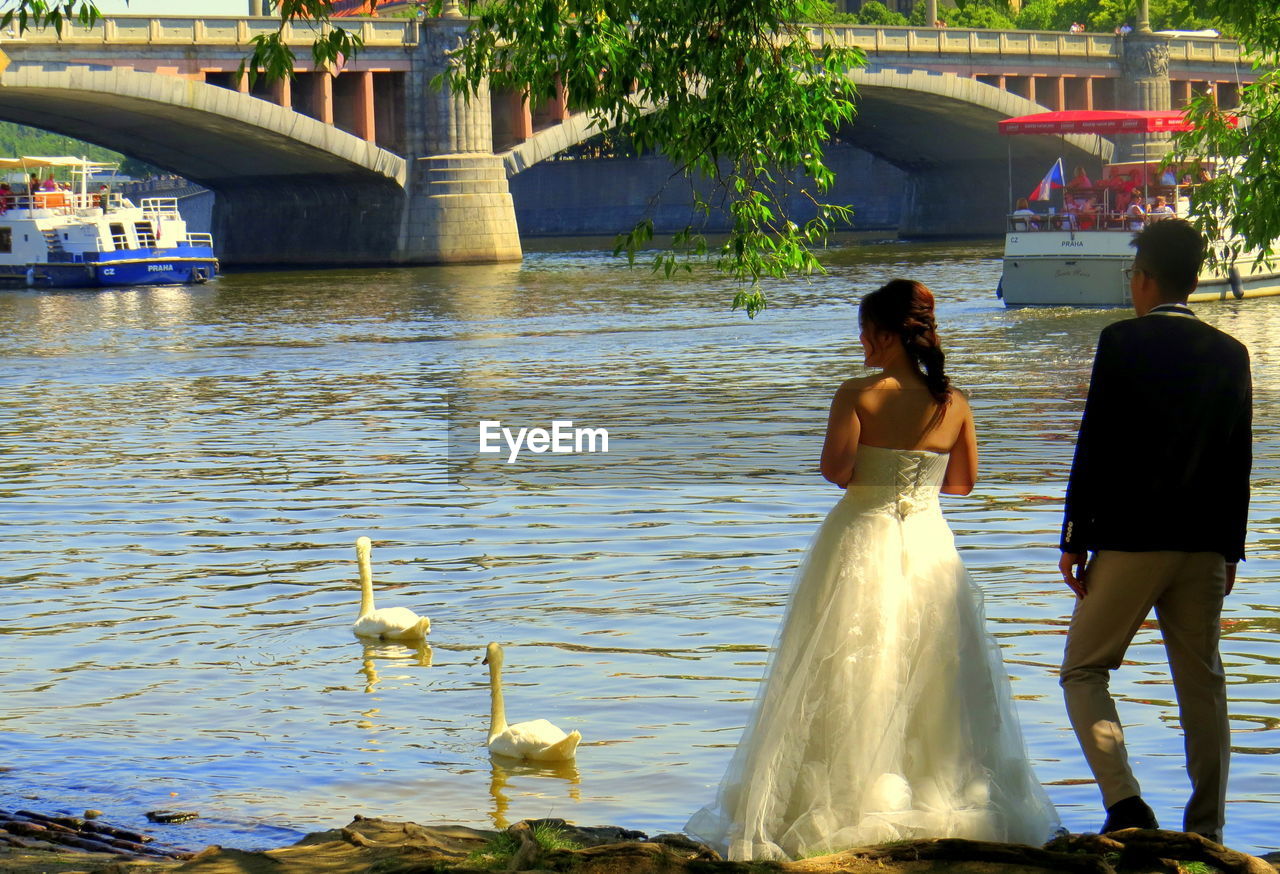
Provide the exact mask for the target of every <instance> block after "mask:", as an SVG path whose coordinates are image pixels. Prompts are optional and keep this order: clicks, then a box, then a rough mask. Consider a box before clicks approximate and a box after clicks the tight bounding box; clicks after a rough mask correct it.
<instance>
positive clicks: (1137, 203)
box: [1124, 188, 1147, 231]
mask: <svg viewBox="0 0 1280 874" xmlns="http://www.w3.org/2000/svg"><path fill="white" fill-rule="evenodd" d="M1131 196H1132V198H1133V199H1132V201H1131V202H1130V203H1129V207H1128V208H1127V209H1126V210H1125V211H1124V214H1125V218H1126V219H1127V220H1128V222H1129V230H1131V231H1140V230H1142V229H1143V228H1144V227H1145V226H1146V218H1147V211H1146V210H1145V209H1144V208H1143V206H1142V192H1141V191H1139V190H1138V189H1136V188H1135V189H1133V191H1132V192H1131Z"/></svg>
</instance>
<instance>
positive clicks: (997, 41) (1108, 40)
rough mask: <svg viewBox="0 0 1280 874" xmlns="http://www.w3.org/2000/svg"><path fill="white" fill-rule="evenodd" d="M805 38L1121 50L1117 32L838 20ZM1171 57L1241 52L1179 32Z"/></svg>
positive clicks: (1098, 54) (939, 49) (898, 46)
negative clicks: (882, 24) (890, 24)
mask: <svg viewBox="0 0 1280 874" xmlns="http://www.w3.org/2000/svg"><path fill="white" fill-rule="evenodd" d="M809 40H810V41H811V42H812V43H813V44H814V45H815V46H823V45H837V46H842V47H847V46H857V47H858V48H860V49H862V50H863V51H865V52H867V53H868V54H908V55H909V54H926V55H933V56H937V55H949V54H951V55H1004V56H1012V57H1031V56H1035V57H1055V56H1056V57H1069V58H1114V57H1117V56H1118V55H1119V54H1120V40H1121V38H1120V37H1118V36H1112V35H1110V34H1105V33H1056V32H1046V31H1035V30H967V29H963V28H948V27H944V28H939V27H876V26H869V25H856V24H854V25H851V24H839V25H828V26H826V27H822V26H818V25H813V26H811V27H810V28H809ZM1169 60H1170V61H1173V62H1179V61H1198V62H1205V61H1209V62H1214V63H1232V62H1234V61H1240V60H1243V57H1242V53H1241V50H1240V45H1239V43H1237V42H1235V41H1234V40H1229V39H1213V38H1209V37H1190V36H1177V37H1171V38H1170V39H1169Z"/></svg>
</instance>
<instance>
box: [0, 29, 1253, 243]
mask: <svg viewBox="0 0 1280 874" xmlns="http://www.w3.org/2000/svg"><path fill="white" fill-rule="evenodd" d="M344 24H346V25H347V26H358V27H359V28H361V30H362V36H363V38H364V41H365V49H364V50H363V51H362V52H361V53H360V55H359V57H358V58H355V59H353V60H352V61H350V62H349V63H347V64H345V65H343V66H342V67H341V69H337V70H318V69H316V68H315V67H314V65H312V64H311V62H310V56H309V47H310V44H311V41H312V39H313V33H312V31H311V30H310V29H309V28H306V27H300V26H296V25H295V26H291V27H289V28H287V29H286V33H285V37H286V40H287V41H288V42H289V43H290V44H291V45H292V46H294V47H295V50H296V51H297V53H298V55H299V57H300V59H301V60H300V61H299V63H298V65H297V69H296V77H295V78H294V79H293V80H292V81H276V82H268V81H265V80H261V79H260V80H258V81H257V82H255V83H254V84H253V85H252V87H251V86H250V83H249V82H248V81H247V80H246V79H244V78H242V77H240V76H238V74H237V69H238V67H239V64H240V62H241V60H242V59H243V58H244V57H245V55H246V53H247V52H248V51H249V50H250V40H251V39H252V38H253V36H255V35H256V34H258V33H263V32H266V31H269V30H272V29H274V26H275V22H274V21H273V20H272V19H269V18H178V17H173V18H146V17H132V16H120V17H111V18H105V19H102V20H101V21H99V22H98V24H97V25H96V26H95V27H93V28H91V29H87V30H86V29H82V28H78V27H67V28H65V29H64V30H63V32H62V33H61V34H59V33H55V32H53V31H51V30H44V31H28V32H27V33H25V34H23V35H22V36H21V37H20V38H19V37H17V36H16V35H13V34H10V35H9V38H8V39H4V40H3V41H2V42H0V48H2V49H3V51H4V53H5V54H6V56H7V57H8V60H9V63H8V66H7V68H6V69H5V70H4V71H3V73H0V118H4V119H7V120H11V121H16V122H20V123H23V124H29V125H32V126H35V127H40V128H43V129H46V130H50V131H55V132H58V133H62V134H66V135H69V136H74V137H77V138H79V139H83V140H87V141H90V142H95V143H98V144H101V145H103V146H107V147H109V148H113V149H116V150H118V151H121V152H124V153H126V154H128V155H131V156H134V157H137V158H140V159H142V160H145V161H147V162H149V163H152V164H155V165H156V166H159V167H163V168H165V169H167V170H171V171H172V172H174V173H177V174H179V175H181V176H184V177H186V178H188V179H191V180H193V181H195V182H197V183H199V184H201V185H204V186H206V187H208V188H210V189H212V190H213V191H214V192H215V193H216V195H217V198H216V201H215V203H216V206H215V212H214V227H213V231H214V233H215V236H216V239H217V240H218V242H219V247H220V254H221V255H222V256H223V258H224V260H226V261H227V262H228V263H233V264H266V263H313V264H314V263H334V264H337V263H347V264H361V263H364V264H372V263H396V262H400V263H441V262H450V261H457V262H466V261H501V260H513V259H518V258H519V257H520V243H519V234H518V231H517V228H516V219H515V205H514V204H513V200H512V195H511V189H510V187H509V186H510V183H509V181H508V180H509V177H512V176H515V174H517V173H520V172H522V171H524V170H525V169H527V168H529V167H533V166H534V165H537V164H539V163H540V162H543V161H545V160H546V159H548V158H553V157H555V156H557V155H559V154H562V153H563V152H564V151H565V150H566V149H568V148H569V147H570V146H573V145H575V144H578V143H580V142H583V141H584V140H586V139H587V138H589V137H590V136H592V135H594V134H595V133H596V131H595V130H594V129H593V128H592V127H591V126H590V125H589V124H587V123H585V121H584V119H583V118H582V117H580V116H575V115H573V114H572V113H571V112H570V111H569V105H570V100H569V95H564V94H562V95H560V96H559V98H558V99H556V100H551V101H547V102H546V103H544V104H542V105H539V106H535V107H531V106H529V105H528V103H527V102H525V101H524V100H522V99H521V98H520V97H519V95H513V94H503V93H493V94H484V95H480V96H478V97H473V98H471V99H470V100H464V99H460V98H456V97H453V96H451V95H449V94H448V93H446V92H442V91H439V90H434V89H432V88H431V87H430V85H429V83H430V80H431V79H432V78H433V77H434V76H435V75H437V74H438V73H440V72H441V71H442V70H443V68H444V64H445V53H446V51H447V50H448V49H449V48H451V47H452V46H454V45H456V44H457V41H458V39H459V38H460V37H461V35H462V33H463V32H464V30H465V27H466V22H465V20H462V19H458V18H452V19H450V18H443V19H433V20H425V21H414V20H405V19H381V20H380V19H368V20H362V21H359V22H358V23H354V22H353V23H347V22H344ZM811 38H812V41H813V42H814V43H815V44H821V43H823V42H824V41H830V40H835V41H838V42H840V43H841V44H844V45H850V44H851V45H857V46H860V47H862V48H863V49H864V50H865V51H866V52H867V55H868V59H869V64H868V66H867V67H866V68H864V69H861V70H858V71H855V72H854V73H853V77H854V80H855V81H856V82H857V83H858V86H859V91H860V98H859V115H858V119H857V121H856V123H854V124H852V125H849V126H848V127H847V129H845V130H842V131H840V132H839V138H840V139H841V140H843V141H844V142H846V143H848V144H850V145H852V146H854V147H856V148H858V149H861V150H864V151H866V152H868V153H870V154H872V155H875V156H876V157H877V158H879V159H881V160H883V161H886V162H888V163H889V164H891V165H893V166H894V167H896V168H898V170H900V171H901V172H902V173H903V174H905V179H906V195H905V197H904V199H903V208H902V221H901V223H900V224H901V228H902V232H903V233H904V234H913V235H930V234H932V235H937V234H957V233H973V232H982V231H990V230H998V229H999V228H1000V227H1001V226H1002V215H1003V212H1004V207H1005V200H1006V197H1007V194H1008V191H1007V188H1008V186H1009V185H1010V184H1013V183H1012V181H1011V177H1010V175H1009V171H1008V166H1007V163H1006V159H1007V158H1009V157H1012V159H1013V162H1012V165H1013V168H1014V173H1013V177H1012V178H1013V179H1017V180H1019V181H1018V182H1017V184H1018V185H1019V186H1021V184H1022V183H1021V180H1022V179H1023V178H1030V177H1032V176H1034V177H1035V178H1038V177H1039V175H1040V174H1041V173H1043V169H1044V167H1046V166H1047V165H1048V163H1050V162H1051V161H1052V160H1053V158H1054V157H1056V156H1058V155H1060V154H1064V155H1065V156H1066V157H1067V159H1068V163H1071V162H1074V161H1082V160H1085V159H1086V157H1087V156H1090V155H1094V156H1096V155H1100V154H1102V153H1104V152H1106V151H1107V149H1109V147H1110V144H1108V143H1105V142H1102V141H1099V140H1097V139H1096V138H1093V137H1089V138H1074V139H1069V140H1066V141H1063V140H1058V139H1054V138H1025V139H1026V142H1010V141H1009V140H1007V139H1003V138H1000V137H997V136H996V135H995V122H996V121H997V120H998V119H1000V118H1006V117H1009V116H1012V115H1019V114H1025V113H1029V112H1035V111H1037V110H1043V109H1059V108H1077V107H1078V108H1110V107H1114V106H1117V105H1122V104H1124V102H1125V100H1126V99H1127V94H1126V91H1125V84H1124V83H1125V79H1124V76H1123V69H1122V67H1123V58H1122V52H1121V48H1122V46H1121V43H1120V41H1119V40H1117V39H1116V38H1114V37H1110V36H1100V35H1093V34H1042V33H1028V32H1010V33H1003V32H995V31H961V30H936V29H932V28H927V29H926V28H920V29H913V28H866V27H839V28H834V29H830V30H827V31H823V30H820V29H814V30H813V31H812V37H811ZM1168 57H1169V61H1168V83H1169V84H1168V85H1167V86H1166V87H1167V92H1168V94H1167V98H1165V99H1167V100H1168V101H1170V102H1171V103H1172V104H1173V105H1178V104H1180V103H1182V102H1185V100H1186V99H1187V98H1188V97H1189V96H1190V95H1191V94H1192V93H1194V92H1197V91H1212V92H1213V93H1214V94H1215V95H1216V96H1217V97H1218V99H1219V101H1220V102H1221V103H1223V104H1228V105H1229V104H1231V103H1233V102H1234V100H1235V97H1236V95H1237V94H1238V89H1239V87H1240V85H1241V84H1242V83H1245V82H1248V81H1250V80H1251V78H1252V75H1251V74H1252V70H1251V68H1249V67H1248V65H1247V64H1243V63H1242V61H1241V59H1240V57H1239V49H1238V47H1237V46H1236V45H1235V44H1234V43H1231V42H1227V41H1222V40H1211V39H1173V40H1170V41H1169V49H1168ZM1161 96H1162V97H1163V96H1164V95H1161ZM1036 141H1040V142H1036ZM559 163H560V164H569V163H571V162H559ZM517 191H518V189H517ZM592 195H593V196H596V195H598V189H597V190H593V191H592ZM620 224H622V223H621V222H620ZM622 229H624V228H623V227H617V228H605V230H609V231H612V230H622Z"/></svg>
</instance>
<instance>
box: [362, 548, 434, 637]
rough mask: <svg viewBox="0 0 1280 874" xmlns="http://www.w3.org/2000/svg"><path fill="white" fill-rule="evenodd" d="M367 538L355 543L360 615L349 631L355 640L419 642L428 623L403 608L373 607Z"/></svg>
mask: <svg viewBox="0 0 1280 874" xmlns="http://www.w3.org/2000/svg"><path fill="white" fill-rule="evenodd" d="M372 547H373V544H371V543H370V542H369V538H368V537H360V538H357V539H356V561H357V562H358V563H359V565H360V615H359V617H357V619H356V621H355V624H354V625H352V626H351V630H352V631H354V632H355V633H356V635H357V636H359V637H377V638H380V639H381V640H421V639H422V638H424V637H426V636H427V632H429V631H430V630H431V620H430V619H428V618H427V617H425V616H419V615H418V614H417V613H414V612H413V611H412V610H410V609H408V608H407V607H383V608H382V609H381V610H375V609H374V607H373V567H372V565H371V563H370V561H369V551H370V550H371V549H372Z"/></svg>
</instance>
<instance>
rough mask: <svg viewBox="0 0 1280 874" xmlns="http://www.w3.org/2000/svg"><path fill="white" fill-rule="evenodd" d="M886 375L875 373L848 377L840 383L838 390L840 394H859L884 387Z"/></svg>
mask: <svg viewBox="0 0 1280 874" xmlns="http://www.w3.org/2000/svg"><path fill="white" fill-rule="evenodd" d="M884 383H885V377H884V375H883V374H879V373H874V374H872V375H870V376H855V377H853V378H852V379H846V380H845V381H844V382H842V383H840V388H839V389H837V392H838V393H840V394H858V393H859V392H864V391H867V390H868V389H873V388H884Z"/></svg>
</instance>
